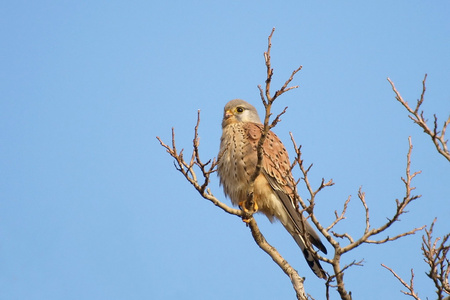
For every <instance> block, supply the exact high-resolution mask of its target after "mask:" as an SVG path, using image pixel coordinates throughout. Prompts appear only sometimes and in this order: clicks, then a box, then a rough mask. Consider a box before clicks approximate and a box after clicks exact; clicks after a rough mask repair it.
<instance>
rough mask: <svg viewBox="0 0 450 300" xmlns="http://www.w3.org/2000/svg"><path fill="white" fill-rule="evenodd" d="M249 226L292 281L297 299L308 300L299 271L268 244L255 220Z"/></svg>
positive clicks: (259, 242)
mask: <svg viewBox="0 0 450 300" xmlns="http://www.w3.org/2000/svg"><path fill="white" fill-rule="evenodd" d="M248 224H249V227H250V230H251V232H252V236H253V239H254V240H255V242H256V243H257V244H258V246H259V247H260V248H261V249H262V250H264V252H266V253H267V254H268V255H269V256H270V257H271V258H272V259H273V261H274V262H275V263H276V264H277V265H278V266H279V267H280V268H281V269H282V270H283V272H284V273H285V274H286V275H287V276H289V278H290V279H291V283H292V286H293V287H294V290H295V292H296V294H297V299H306V298H307V297H306V294H305V290H304V288H303V281H304V279H303V278H301V277H300V276H299V275H298V273H297V271H296V270H295V269H294V268H292V267H291V266H290V265H289V263H288V262H287V261H286V260H285V259H284V258H283V257H282V256H281V255H280V254H279V253H278V251H277V250H276V249H275V248H274V247H273V246H271V245H270V244H269V243H267V241H266V239H265V238H264V236H263V235H262V233H261V232H260V230H259V228H258V226H257V224H256V221H255V219H254V218H252V219H251V220H250V222H249V223H248Z"/></svg>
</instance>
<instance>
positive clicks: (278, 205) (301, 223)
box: [217, 99, 327, 279]
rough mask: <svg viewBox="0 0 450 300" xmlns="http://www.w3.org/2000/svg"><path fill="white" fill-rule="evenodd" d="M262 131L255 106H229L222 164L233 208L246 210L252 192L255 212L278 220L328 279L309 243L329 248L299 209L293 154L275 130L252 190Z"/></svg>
mask: <svg viewBox="0 0 450 300" xmlns="http://www.w3.org/2000/svg"><path fill="white" fill-rule="evenodd" d="M263 130H264V125H263V124H262V123H261V120H260V118H259V116H258V112H257V110H256V108H255V107H254V106H253V105H251V104H250V103H248V102H246V101H244V100H241V99H234V100H231V101H229V102H228V103H227V104H226V105H225V107H224V113H223V120H222V137H221V139H220V150H219V154H218V163H217V172H218V176H219V179H220V185H221V186H223V190H224V193H225V195H226V196H227V197H228V198H230V200H231V202H232V204H233V205H235V206H238V205H239V206H241V208H243V207H242V203H244V202H245V201H246V200H247V196H248V194H249V193H252V192H253V200H254V203H255V205H254V206H255V210H257V211H258V212H261V213H263V214H265V215H266V216H267V218H268V219H269V220H270V221H271V222H274V221H275V220H279V221H280V222H281V223H282V224H283V226H284V227H285V228H286V230H287V231H288V232H289V233H290V234H291V235H292V237H293V238H294V240H295V242H296V243H297V245H298V246H299V247H300V249H301V251H302V253H303V255H304V257H305V259H306V262H307V263H308V265H309V267H310V268H311V270H312V271H313V272H314V274H315V275H317V277H319V278H323V279H326V278H327V276H326V273H325V271H324V270H323V268H322V266H321V265H320V262H319V261H318V259H316V258H315V257H314V256H313V254H312V253H311V250H310V249H311V247H310V248H309V249H308V248H307V247H306V243H307V242H310V243H311V244H312V245H314V246H316V247H317V248H318V249H319V250H320V251H322V252H323V253H325V254H326V253H327V249H326V248H325V246H324V244H323V243H322V242H321V240H320V237H319V235H318V234H317V233H316V231H315V230H314V229H313V228H312V227H311V225H310V224H308V222H307V221H306V219H305V217H304V216H303V215H302V214H301V213H300V212H299V210H298V209H297V208H298V203H297V200H296V198H295V197H294V188H295V180H294V178H293V176H292V173H291V165H290V160H289V155H288V152H287V150H286V148H285V147H284V146H283V143H282V142H281V140H280V139H279V138H278V137H277V136H276V135H275V133H273V132H272V131H269V132H268V133H267V136H266V139H265V141H264V143H263V145H262V150H263V159H262V167H261V172H260V174H259V175H258V176H257V177H256V179H255V181H254V185H253V188H251V182H250V181H251V177H252V175H253V174H254V172H255V170H256V165H257V161H258V155H257V147H258V142H259V139H260V138H261V135H262V133H263ZM251 189H253V190H251Z"/></svg>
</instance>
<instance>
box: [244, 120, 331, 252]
mask: <svg viewBox="0 0 450 300" xmlns="http://www.w3.org/2000/svg"><path fill="white" fill-rule="evenodd" d="M244 128H245V130H246V132H247V134H248V136H249V138H250V139H252V140H254V141H259V139H260V137H261V134H262V130H263V125H262V124H256V123H246V124H245V127H244ZM256 144H257V143H256ZM263 150H264V158H263V165H262V167H263V169H262V171H263V174H264V175H265V177H266V179H267V181H268V182H269V184H270V186H271V187H272V189H273V190H274V191H275V192H276V194H277V196H278V198H279V199H280V201H281V203H282V204H283V207H284V208H285V210H286V212H287V214H288V217H289V220H290V222H291V224H292V226H293V227H294V228H295V230H296V231H297V232H298V233H299V234H300V235H302V234H303V233H306V235H304V236H306V237H308V239H309V240H310V241H311V243H312V244H313V245H314V246H316V247H317V248H319V249H320V250H321V251H322V252H323V253H325V254H326V253H327V249H326V248H325V246H324V245H323V243H322V242H321V241H320V238H319V236H318V234H317V233H316V231H315V230H314V229H313V228H312V227H311V225H309V223H308V222H306V220H305V218H304V217H303V216H302V215H301V214H300V213H299V212H298V210H297V206H296V202H295V201H294V199H295V198H294V185H295V181H294V179H293V177H292V174H291V164H290V161H289V155H288V152H287V150H286V148H285V147H284V146H283V143H282V142H281V140H280V139H279V138H278V136H276V134H275V133H273V132H271V131H269V133H268V135H267V137H266V140H265V141H264V144H263ZM294 239H295V236H294ZM296 241H297V240H296Z"/></svg>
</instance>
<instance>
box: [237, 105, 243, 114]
mask: <svg viewBox="0 0 450 300" xmlns="http://www.w3.org/2000/svg"><path fill="white" fill-rule="evenodd" d="M236 111H237V112H238V113H241V112H243V111H244V108H243V107H240V106H238V107H237V108H236Z"/></svg>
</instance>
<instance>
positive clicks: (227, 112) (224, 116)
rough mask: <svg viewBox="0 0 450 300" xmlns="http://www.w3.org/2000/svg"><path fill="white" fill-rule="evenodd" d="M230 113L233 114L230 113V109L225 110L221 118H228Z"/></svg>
mask: <svg viewBox="0 0 450 300" xmlns="http://www.w3.org/2000/svg"><path fill="white" fill-rule="evenodd" d="M232 115H233V113H232V112H231V111H229V110H227V111H226V112H225V114H224V115H223V118H224V119H228V118H229V117H231V116H232Z"/></svg>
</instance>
